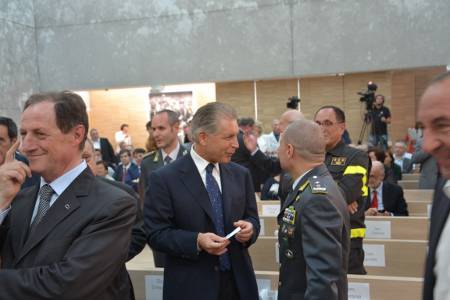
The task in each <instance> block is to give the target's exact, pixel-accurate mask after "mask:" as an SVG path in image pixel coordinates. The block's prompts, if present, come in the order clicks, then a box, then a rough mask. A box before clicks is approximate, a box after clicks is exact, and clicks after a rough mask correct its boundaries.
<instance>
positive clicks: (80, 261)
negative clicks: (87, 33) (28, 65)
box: [0, 92, 136, 300]
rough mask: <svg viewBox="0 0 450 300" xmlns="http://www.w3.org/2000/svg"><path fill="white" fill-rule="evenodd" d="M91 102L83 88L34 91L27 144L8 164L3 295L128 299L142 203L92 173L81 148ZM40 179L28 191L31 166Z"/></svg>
mask: <svg viewBox="0 0 450 300" xmlns="http://www.w3.org/2000/svg"><path fill="white" fill-rule="evenodd" d="M87 130H88V116H87V112H86V106H85V104H84V102H83V100H82V99H81V97H80V96H78V95H77V94H75V93H71V92H61V93H45V94H36V95H32V96H31V97H30V98H29V99H28V100H27V102H26V103H25V108H24V111H23V114H22V122H21V130H20V131H21V136H22V144H21V152H22V153H24V155H26V157H27V158H28V160H29V162H30V168H28V167H27V166H26V165H25V164H23V163H22V162H18V161H15V160H14V156H13V154H14V151H15V150H16V149H17V147H18V145H19V143H18V142H16V143H15V144H14V146H13V147H12V148H11V149H10V150H9V151H8V154H7V156H6V163H5V164H3V165H2V166H1V167H0V223H1V226H0V249H1V267H2V268H1V269H0V281H1V282H2V284H4V285H5V286H7V287H8V288H7V289H3V290H2V292H1V296H0V297H1V298H2V299H118V300H119V299H122V298H121V297H120V295H119V290H120V286H121V278H120V275H119V274H120V272H121V270H123V269H124V268H125V264H124V263H125V260H126V258H127V254H128V245H129V243H130V233H131V227H132V224H133V222H134V220H135V215H136V209H135V205H134V204H133V201H132V199H130V196H129V195H128V194H126V193H125V192H123V191H121V190H119V189H116V188H114V187H112V186H111V185H109V184H106V183H104V182H101V181H99V180H97V179H95V177H94V176H93V175H92V173H91V171H90V170H89V168H87V166H86V162H84V161H83V160H82V159H81V151H82V149H83V145H84V142H85V140H86V136H87ZM30 169H31V171H34V172H36V173H38V174H39V175H41V182H40V185H39V186H34V187H30V188H28V189H25V190H22V191H20V192H18V191H19V188H20V184H21V183H22V182H23V181H24V179H25V177H26V176H30V175H31V171H30Z"/></svg>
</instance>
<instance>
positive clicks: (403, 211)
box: [394, 186, 409, 216]
mask: <svg viewBox="0 0 450 300" xmlns="http://www.w3.org/2000/svg"><path fill="white" fill-rule="evenodd" d="M396 188H397V192H396V193H395V195H396V197H397V199H396V203H397V209H396V211H395V212H394V216H408V215H409V213H408V204H406V201H405V197H404V195H403V189H402V188H401V187H400V186H396Z"/></svg>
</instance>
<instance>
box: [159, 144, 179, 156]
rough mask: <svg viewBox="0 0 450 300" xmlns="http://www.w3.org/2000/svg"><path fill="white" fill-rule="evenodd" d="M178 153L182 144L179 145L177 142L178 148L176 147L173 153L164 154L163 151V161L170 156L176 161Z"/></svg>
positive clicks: (162, 151)
mask: <svg viewBox="0 0 450 300" xmlns="http://www.w3.org/2000/svg"><path fill="white" fill-rule="evenodd" d="M178 151H180V143H178V142H177V146H176V147H175V149H173V150H172V152H170V153H168V154H167V153H166V152H164V150H163V149H161V153H162V157H163V160H164V159H165V158H166V156H169V157H170V158H171V159H172V160H176V159H177V156H178Z"/></svg>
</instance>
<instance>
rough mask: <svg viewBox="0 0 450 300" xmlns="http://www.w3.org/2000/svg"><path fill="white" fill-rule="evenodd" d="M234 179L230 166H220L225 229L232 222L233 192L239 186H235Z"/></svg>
mask: <svg viewBox="0 0 450 300" xmlns="http://www.w3.org/2000/svg"><path fill="white" fill-rule="evenodd" d="M233 178H234V177H233V176H232V174H231V173H230V170H229V169H228V166H227V165H224V164H220V182H221V184H222V207H223V214H224V216H223V217H224V224H225V227H226V225H227V224H230V222H231V220H232V218H231V206H232V205H231V204H232V201H233V197H232V195H231V191H232V190H233V186H234V187H236V186H237V185H236V184H234V182H233Z"/></svg>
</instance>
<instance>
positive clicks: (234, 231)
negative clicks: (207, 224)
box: [225, 227, 241, 240]
mask: <svg viewBox="0 0 450 300" xmlns="http://www.w3.org/2000/svg"><path fill="white" fill-rule="evenodd" d="M239 231H241V227H236V229H235V230H233V231H232V232H230V233H229V234H227V236H226V237H225V238H226V239H227V240H229V239H230V238H231V237H233V235H235V234H236V233H238V232H239Z"/></svg>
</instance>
